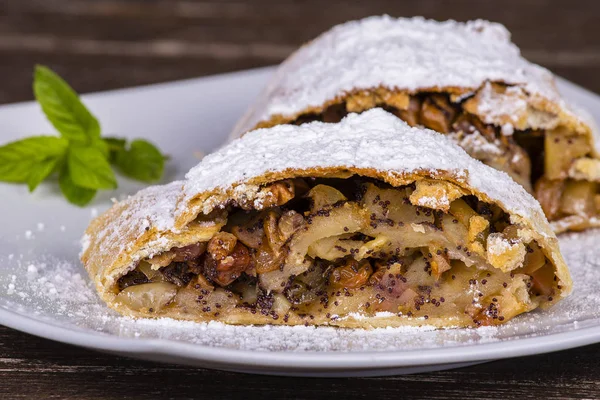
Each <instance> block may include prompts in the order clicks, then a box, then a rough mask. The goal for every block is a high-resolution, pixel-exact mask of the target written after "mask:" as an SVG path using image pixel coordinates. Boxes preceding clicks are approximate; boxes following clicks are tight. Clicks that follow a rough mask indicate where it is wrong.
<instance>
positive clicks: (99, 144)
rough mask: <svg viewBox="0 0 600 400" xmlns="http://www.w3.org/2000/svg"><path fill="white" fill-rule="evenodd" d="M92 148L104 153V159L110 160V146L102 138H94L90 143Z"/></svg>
mask: <svg viewBox="0 0 600 400" xmlns="http://www.w3.org/2000/svg"><path fill="white" fill-rule="evenodd" d="M90 147H94V148H96V149H98V150H100V152H101V153H102V155H103V156H104V158H106V159H107V160H110V146H109V145H108V144H107V143H106V142H105V141H104V140H103V139H101V138H94V139H92V141H91V143H90Z"/></svg>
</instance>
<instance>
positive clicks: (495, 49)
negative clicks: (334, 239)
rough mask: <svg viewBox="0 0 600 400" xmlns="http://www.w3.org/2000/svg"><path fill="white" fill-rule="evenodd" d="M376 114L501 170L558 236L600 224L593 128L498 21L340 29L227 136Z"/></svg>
mask: <svg viewBox="0 0 600 400" xmlns="http://www.w3.org/2000/svg"><path fill="white" fill-rule="evenodd" d="M375 107H381V108H384V109H386V110H388V111H389V112H391V113H393V114H394V115H396V116H397V117H398V118H400V119H402V120H404V121H406V122H407V123H409V124H410V125H413V126H424V127H427V128H430V129H433V130H435V131H437V132H440V133H443V134H446V135H447V136H449V137H451V138H452V139H453V140H454V141H455V142H456V143H458V144H459V145H460V146H461V147H462V148H463V149H465V150H466V151H467V153H469V154H470V155H471V156H472V157H474V158H476V159H478V160H480V161H482V162H484V163H485V164H487V165H489V166H491V167H493V168H496V169H498V170H501V171H504V172H506V173H508V174H509V175H510V176H511V177H512V178H513V179H514V180H515V181H516V182H517V183H519V184H521V185H522V186H523V187H524V188H526V189H527V190H528V191H529V192H531V193H532V194H533V195H534V196H535V197H536V198H537V199H538V200H539V201H540V203H541V204H542V207H543V209H544V212H545V213H546V216H547V217H548V219H549V220H550V221H551V224H552V226H553V228H554V229H555V231H556V232H562V231H565V230H581V229H586V228H589V227H594V226H600V218H599V217H600V195H599V185H598V182H600V159H599V147H598V146H599V139H598V130H597V128H596V127H595V124H594V122H593V120H592V119H591V118H590V117H589V116H588V115H587V113H586V112H585V111H582V110H579V109H577V108H576V107H574V106H572V105H569V104H567V102H565V101H564V100H563V98H562V97H561V95H560V93H559V92H558V90H557V89H556V86H555V81H554V77H553V75H552V73H551V72H550V71H548V70H546V69H545V68H542V67H540V66H538V65H535V64H532V63H530V62H528V61H527V60H525V59H524V58H523V57H522V56H521V54H520V51H519V49H518V48H517V46H515V45H514V44H513V43H512V42H511V40H510V33H509V32H508V31H507V30H506V28H505V27H504V26H502V25H500V24H496V23H490V22H487V21H481V20H477V21H470V22H467V23H459V22H455V21H446V22H436V21H431V20H425V19H423V18H411V19H406V18H399V19H396V18H392V17H388V16H382V17H370V18H366V19H363V20H359V21H352V22H348V23H345V24H342V25H338V26H336V27H334V28H332V29H331V30H329V31H328V32H326V33H324V34H322V35H321V36H319V37H318V38H316V39H314V40H313V41H312V42H310V43H308V44H306V45H305V46H303V47H301V48H300V49H299V50H298V51H296V52H295V53H294V54H293V55H292V56H291V57H290V58H288V59H287V60H286V61H285V62H284V63H283V64H282V65H281V66H280V67H279V69H278V70H277V71H276V73H275V74H274V76H273V78H272V79H271V80H270V82H268V84H267V86H266V88H265V90H264V91H263V93H262V94H261V95H260V96H259V98H258V99H257V101H256V102H255V103H254V104H253V105H252V106H251V108H250V109H249V110H248V112H247V113H246V115H245V116H244V117H243V118H242V119H241V120H240V121H239V123H238V124H237V126H236V127H235V128H234V131H233V132H232V137H239V136H241V135H243V134H244V133H245V132H247V131H249V130H252V129H255V128H260V127H270V126H274V125H278V124H286V123H293V124H303V123H306V122H310V121H315V120H318V121H325V122H337V121H339V120H340V119H341V118H343V116H345V115H346V114H348V113H352V112H363V111H365V110H369V109H372V108H375Z"/></svg>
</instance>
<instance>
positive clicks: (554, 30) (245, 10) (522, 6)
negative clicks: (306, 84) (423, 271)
mask: <svg viewBox="0 0 600 400" xmlns="http://www.w3.org/2000/svg"><path fill="white" fill-rule="evenodd" d="M381 13H389V14H391V15H394V16H412V15H424V16H426V17H431V18H436V19H448V18H454V19H458V20H467V19H473V18H484V19H490V20H495V21H499V22H502V23H504V24H505V25H506V26H507V27H508V28H509V29H510V30H511V31H512V32H513V38H514V41H515V42H516V43H517V44H518V45H519V46H520V47H521V48H522V50H523V54H524V55H525V56H526V57H527V58H529V59H530V60H532V61H534V62H537V63H539V64H542V65H544V66H546V67H548V68H550V69H552V70H553V71H554V72H556V73H557V74H560V75H562V76H564V77H566V78H568V79H571V80H572V81H574V82H576V83H578V84H580V85H582V86H584V87H586V88H588V89H591V90H593V91H596V92H600V1H598V0H553V1H549V0H513V1H508V0H503V1H491V0H490V1H487V0H468V1H467V0H453V1H449V0H414V1H401V0H389V1H386V0H369V1H367V0H364V1H355V2H353V1H349V0H328V1H327V0H307V1H286V0H245V1H243V0H239V1H180V0H145V1H143V0H121V1H117V0H0V103H9V102H16V101H22V100H30V99H31V98H32V95H31V89H30V85H31V72H32V67H33V65H34V64H36V63H43V64H47V65H49V66H51V67H52V68H53V69H55V70H56V71H58V72H59V73H60V74H61V75H63V76H64V77H65V78H66V79H67V80H68V81H69V82H71V83H72V84H73V86H74V87H75V88H76V89H77V90H78V91H79V92H89V91H98V90H106V89H113V88H121V87H127V86H136V85H142V84H147V83H155V82H164V81H169V80H175V79H182V78H190V77H196V76H201V75H208V74H215V73H221V72H228V71H235V70H240V69H245V68H252V67H259V66H264V65H270V64H275V63H278V62H280V61H281V60H282V59H283V58H285V57H286V56H287V55H288V54H289V53H290V52H291V51H293V50H294V49H295V48H296V46H298V45H300V44H301V43H303V42H305V41H306V40H309V39H311V38H312V37H314V36H315V35H317V34H318V33H320V32H322V31H323V30H325V29H327V28H328V27H330V26H332V25H334V24H336V23H340V22H343V21H346V20H348V19H355V18H360V17H364V16H368V15H373V14H381ZM0 137H1V132H0ZM599 361H600V345H593V346H587V347H584V348H580V349H575V350H569V351H563V352H559V353H554V354H548V355H540V356H535V357H526V358H519V359H512V360H504V361H497V362H492V363H488V364H483V365H479V366H474V367H469V368H463V369H460V370H453V371H445V372H436V373H429V374H419V375H411V376H399V377H392V378H371V379H298V378H277V377H264V376H252V375H242V374H235V373H227V372H219V371H210V370H201V369H195V368H189V367H182V366H172V365H160V364H155V363H150V362H141V361H135V360H129V359H124V358H118V357H114V356H108V355H103V354H99V353H95V352H92V351H87V350H83V349H79V348H75V347H72V346H67V345H62V344H57V343H53V342H50V341H47V340H43V339H39V338H36V337H33V336H29V335H26V334H23V333H20V332H16V331H13V330H10V329H8V328H4V327H0V398H1V399H12V398H26V399H30V398H36V399H37V398H40V399H41V398H44V399H50V398H78V399H81V398H98V399H101V398H102V399H108V398H111V399H112V398H115V399H117V398H119V399H128V398H137V397H141V395H143V396H144V397H146V398H158V397H165V398H181V397H184V398H185V397H187V398H195V397H203V398H218V397H222V398H230V397H243V398H245V397H248V396H250V395H255V396H265V397H266V396H269V397H271V396H276V397H287V398H315V397H331V396H335V397H340V398H341V397H342V396H343V397H358V398H382V399H387V398H390V399H391V398H394V399H398V398H409V397H415V398H430V399H442V398H456V399H466V398H469V399H480V398H499V399H500V398H502V399H506V398H515V399H524V398H546V399H559V398H561V399H562V398H600V363H599Z"/></svg>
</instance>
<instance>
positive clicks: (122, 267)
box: [82, 109, 571, 328]
mask: <svg viewBox="0 0 600 400" xmlns="http://www.w3.org/2000/svg"><path fill="white" fill-rule="evenodd" d="M83 242H84V250H83V253H82V261H83V263H84V265H85V267H86V269H87V270H88V271H89V274H90V276H91V277H92V279H93V280H94V282H95V284H96V288H97V290H98V292H99V294H100V296H101V297H102V299H104V300H105V301H106V303H108V305H109V306H111V307H112V308H114V309H116V310H117V311H119V312H120V313H122V314H124V315H129V316H135V317H172V318H176V319H184V320H193V321H221V322H225V323H231V324H288V325H297V324H306V325H331V326H339V327H360V328H369V327H384V326H386V327H387V326H402V325H434V326H437V327H457V326H480V325H496V324H502V323H504V322H506V321H508V320H510V319H511V318H513V317H514V316H516V315H518V314H521V313H525V312H528V311H531V310H534V309H536V308H538V307H539V308H543V309H544V308H548V307H550V306H551V305H553V304H554V303H556V302H557V301H559V300H560V299H561V298H563V297H565V296H566V295H567V294H568V293H569V291H570V289H571V279H570V276H569V272H568V269H567V266H566V265H565V263H564V261H563V258H562V256H561V254H560V251H559V248H558V243H557V239H556V236H555V234H554V233H553V232H552V230H551V229H550V226H549V224H548V222H547V220H546V218H545V217H544V214H543V212H542V210H541V208H540V206H539V204H538V202H537V201H535V199H534V198H533V197H532V196H531V195H530V194H528V193H527V192H526V191H525V190H524V189H523V188H522V187H521V186H519V185H518V184H516V183H515V182H514V181H513V180H512V179H511V178H510V177H509V176H508V175H506V174H504V173H502V172H500V171H497V170H495V169H493V168H490V167H488V166H486V165H484V164H482V163H481V162H479V161H477V160H475V159H473V158H471V157H470V156H469V155H468V154H467V153H465V152H464V151H463V150H462V149H461V148H460V147H458V146H456V145H455V144H454V143H453V142H452V141H451V140H449V139H448V138H446V137H444V136H443V135H440V134H438V133H436V132H433V131H431V130H427V129H422V128H417V127H410V126H409V125H407V124H406V123H405V122H403V121H401V120H400V119H398V118H396V117H395V116H393V115H392V114H389V113H387V112H385V111H383V110H381V109H374V110H370V111H366V112H364V113H362V114H350V115H348V116H347V117H345V118H344V119H343V120H342V121H341V122H339V123H322V122H313V123H309V124H304V125H301V126H294V125H280V126H276V127H273V128H269V129H259V130H256V131H254V132H250V133H248V134H247V135H245V136H244V137H243V138H241V139H238V140H235V141H233V142H232V143H230V144H229V145H227V146H225V147H224V148H222V149H220V150H219V151H217V152H216V153H214V154H211V155H209V156H207V157H206V158H204V160H203V161H202V162H201V163H200V164H199V165H198V166H196V167H195V168H193V169H192V170H191V171H190V172H189V173H188V174H187V176H186V179H185V180H184V181H182V182H175V183H172V184H170V185H167V186H158V187H151V188H148V189H145V190H143V191H141V192H139V193H138V194H136V195H135V196H132V197H131V198H129V199H127V200H125V201H122V202H120V203H117V204H115V205H114V206H113V207H112V208H111V209H110V210H109V211H107V212H106V213H104V214H103V215H101V216H100V217H98V218H97V219H95V220H94V221H93V222H92V223H91V225H90V226H89V228H88V230H87V232H86V235H85V237H84V240H83Z"/></svg>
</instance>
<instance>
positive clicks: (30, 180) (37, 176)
mask: <svg viewBox="0 0 600 400" xmlns="http://www.w3.org/2000/svg"><path fill="white" fill-rule="evenodd" d="M59 161H60V158H48V159H46V160H44V161H41V162H39V163H38V164H34V165H33V167H32V168H31V170H30V171H29V176H28V177H27V186H28V187H29V191H30V192H33V191H34V190H35V188H36V187H38V185H39V184H40V183H42V181H43V180H44V179H46V178H47V177H48V176H50V174H51V173H52V172H53V171H54V169H55V168H56V166H57V165H58V162H59Z"/></svg>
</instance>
